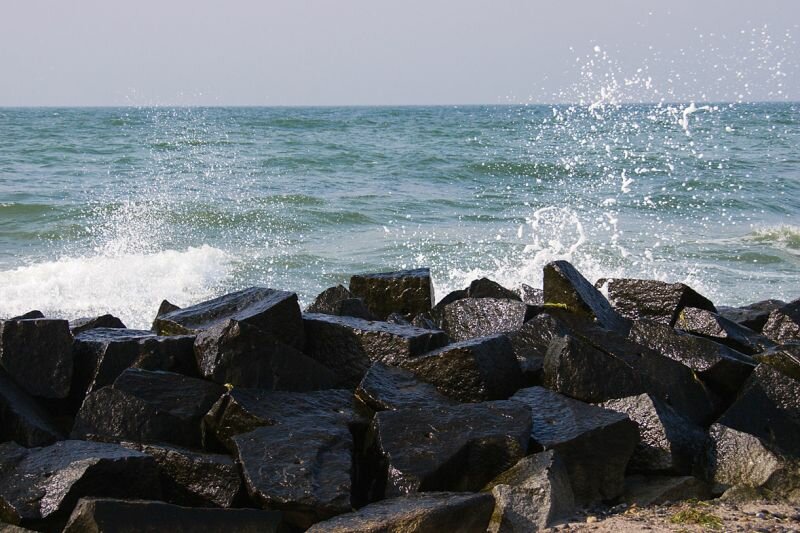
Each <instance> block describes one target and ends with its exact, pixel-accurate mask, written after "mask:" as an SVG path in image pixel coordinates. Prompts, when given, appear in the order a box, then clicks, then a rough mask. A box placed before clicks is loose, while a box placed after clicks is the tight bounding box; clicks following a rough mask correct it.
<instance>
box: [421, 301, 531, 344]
mask: <svg viewBox="0 0 800 533" xmlns="http://www.w3.org/2000/svg"><path fill="white" fill-rule="evenodd" d="M527 313H528V306H527V305H526V304H524V303H522V302H520V301H517V300H509V299H505V298H504V299H498V298H462V299H460V300H457V301H455V302H452V303H449V304H447V305H445V306H443V307H442V308H440V309H439V310H438V314H437V317H438V324H439V326H440V327H441V329H442V330H444V331H445V332H446V333H447V335H448V336H449V337H450V338H451V339H452V340H453V341H455V342H458V341H464V340H469V339H474V338H476V337H485V336H487V335H494V334H496V333H505V332H509V331H515V330H518V329H519V328H521V327H522V325H523V324H524V323H525V320H526V318H528V316H527Z"/></svg>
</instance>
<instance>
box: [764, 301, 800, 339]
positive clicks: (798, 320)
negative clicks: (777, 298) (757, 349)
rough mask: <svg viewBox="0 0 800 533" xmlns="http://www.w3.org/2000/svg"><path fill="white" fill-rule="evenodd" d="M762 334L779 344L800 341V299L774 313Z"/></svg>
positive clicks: (769, 317) (768, 318) (765, 324)
mask: <svg viewBox="0 0 800 533" xmlns="http://www.w3.org/2000/svg"><path fill="white" fill-rule="evenodd" d="M761 332H762V333H763V334H764V335H765V336H766V337H768V338H770V339H771V340H773V341H775V342H776V343H779V344H782V343H785V342H790V341H800V299H797V300H793V301H792V302H790V303H788V304H786V305H784V306H783V307H781V308H779V309H775V310H774V311H772V312H771V313H770V314H769V316H768V317H767V321H766V322H765V323H764V327H763V328H762V329H761Z"/></svg>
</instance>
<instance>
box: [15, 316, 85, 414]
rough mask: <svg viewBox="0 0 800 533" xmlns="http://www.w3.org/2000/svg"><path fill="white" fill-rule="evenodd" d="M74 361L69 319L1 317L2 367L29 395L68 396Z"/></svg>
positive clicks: (57, 397)
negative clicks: (5, 318) (11, 318)
mask: <svg viewBox="0 0 800 533" xmlns="http://www.w3.org/2000/svg"><path fill="white" fill-rule="evenodd" d="M72 364H73V363H72V334H71V333H70V332H69V323H68V322H67V321H66V320H56V319H48V318H36V319H26V320H0V366H2V367H3V368H4V369H5V371H6V372H7V373H8V375H9V376H11V378H12V379H13V380H14V381H15V382H16V383H17V385H19V386H20V387H22V389H24V390H25V391H26V392H27V393H28V394H31V395H33V396H40V397H42V398H54V399H60V398H66V396H67V394H68V393H69V387H70V382H71V381H72Z"/></svg>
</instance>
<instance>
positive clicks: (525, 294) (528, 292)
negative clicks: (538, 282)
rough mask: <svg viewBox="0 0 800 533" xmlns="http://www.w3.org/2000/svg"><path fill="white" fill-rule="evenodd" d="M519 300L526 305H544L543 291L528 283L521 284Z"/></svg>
mask: <svg viewBox="0 0 800 533" xmlns="http://www.w3.org/2000/svg"><path fill="white" fill-rule="evenodd" d="M519 297H520V300H522V301H523V302H525V303H526V304H528V305H544V291H543V290H542V289H535V288H533V287H531V286H530V285H525V284H524V283H523V284H522V287H520V291H519Z"/></svg>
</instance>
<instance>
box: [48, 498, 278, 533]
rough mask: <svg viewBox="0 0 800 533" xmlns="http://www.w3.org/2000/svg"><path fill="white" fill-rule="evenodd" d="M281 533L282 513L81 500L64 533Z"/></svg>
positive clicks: (91, 499) (110, 500) (148, 502)
mask: <svg viewBox="0 0 800 533" xmlns="http://www.w3.org/2000/svg"><path fill="white" fill-rule="evenodd" d="M87 531H91V532H96V533H103V532H105V533H111V532H114V533H139V532H142V531H169V532H170V533H217V532H219V531H236V532H240V533H277V532H279V531H282V527H281V513H280V512H279V511H259V510H256V509H197V508H194V509H192V508H189V507H180V506H178V505H171V504H168V503H164V502H159V501H147V500H114V499H109V498H102V499H100V498H81V499H80V501H78V504H77V505H76V506H75V510H74V511H73V512H72V516H70V518H69V522H68V523H67V527H66V528H65V529H64V533H84V532H87Z"/></svg>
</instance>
